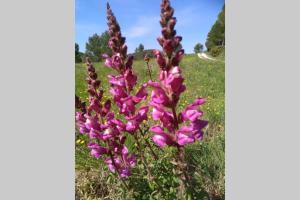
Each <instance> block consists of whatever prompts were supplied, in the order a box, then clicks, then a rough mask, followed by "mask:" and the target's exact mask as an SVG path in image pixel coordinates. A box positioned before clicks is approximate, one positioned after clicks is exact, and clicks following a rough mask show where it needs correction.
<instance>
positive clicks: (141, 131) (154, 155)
mask: <svg viewBox="0 0 300 200" xmlns="http://www.w3.org/2000/svg"><path fill="white" fill-rule="evenodd" d="M139 130H140V133H141V135H142V136H143V135H144V134H143V133H144V132H143V130H142V129H141V128H139ZM143 138H144V139H145V142H146V145H147V147H148V148H149V149H150V151H151V153H152V155H153V157H154V159H155V160H157V159H158V157H157V155H156V154H155V152H154V150H153V149H152V147H151V144H150V143H149V141H148V140H147V138H145V137H143Z"/></svg>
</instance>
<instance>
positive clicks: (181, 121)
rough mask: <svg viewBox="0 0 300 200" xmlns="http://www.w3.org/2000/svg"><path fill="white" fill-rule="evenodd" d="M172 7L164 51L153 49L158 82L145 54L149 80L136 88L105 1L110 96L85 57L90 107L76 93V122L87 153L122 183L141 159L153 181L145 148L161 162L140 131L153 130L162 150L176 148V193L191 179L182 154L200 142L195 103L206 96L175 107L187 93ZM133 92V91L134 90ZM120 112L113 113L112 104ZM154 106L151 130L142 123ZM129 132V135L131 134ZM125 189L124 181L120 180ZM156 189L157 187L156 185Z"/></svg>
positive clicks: (167, 8) (165, 5) (166, 10)
mask: <svg viewBox="0 0 300 200" xmlns="http://www.w3.org/2000/svg"><path fill="white" fill-rule="evenodd" d="M173 14H174V9H173V8H172V7H171V5H170V2H169V0H162V3H161V20H160V25H161V27H162V31H161V33H162V35H161V36H160V37H159V38H158V39H157V40H158V43H159V44H160V46H161V47H162V51H160V50H154V52H153V54H154V56H155V60H156V62H157V64H158V66H159V68H160V72H159V82H154V81H153V79H152V76H151V68H150V66H149V58H148V57H145V61H146V63H147V67H148V73H149V76H150V80H149V81H148V82H147V83H144V84H142V85H141V87H140V88H137V78H138V77H137V75H136V74H135V73H134V71H133V68H132V66H133V56H128V55H127V46H126V44H125V37H123V36H122V33H121V28H120V25H119V24H118V22H117V19H116V17H115V16H114V14H113V12H112V9H111V8H110V5H109V4H108V3H107V21H108V22H107V25H108V33H109V36H110V39H109V43H108V46H109V47H110V49H111V50H112V54H111V55H108V54H104V55H102V57H103V58H104V59H105V63H104V64H105V66H106V67H108V68H111V69H112V70H114V71H115V73H114V74H110V75H108V80H109V83H110V90H109V92H110V94H111V95H112V97H113V100H112V101H111V100H109V99H108V100H106V101H104V99H103V95H104V91H103V90H102V89H101V87H100V86H101V81H100V80H98V79H97V78H98V75H97V73H96V70H95V68H94V66H93V64H92V62H91V60H90V59H89V58H87V60H86V67H87V75H88V77H87V79H86V81H87V85H88V90H87V91H88V94H89V98H88V105H86V103H84V102H82V101H81V100H80V99H79V98H78V97H77V96H76V97H75V100H76V108H77V109H78V110H77V112H76V125H77V126H78V128H79V132H80V133H82V134H86V135H88V136H89V140H90V141H89V143H88V145H87V146H88V148H89V149H90V153H91V156H93V157H95V158H97V159H99V158H103V159H104V162H105V163H106V164H107V166H108V168H109V170H110V171H111V172H113V173H116V174H117V175H118V176H119V178H120V179H121V180H122V181H123V179H124V178H126V177H129V176H130V175H131V174H132V168H133V167H135V166H136V165H137V164H138V162H137V161H138V158H140V159H141V161H142V164H143V166H144V169H145V170H146V171H147V174H148V176H149V181H153V180H154V181H156V180H157V179H156V178H155V177H152V175H151V169H150V167H149V163H148V161H147V159H146V158H145V156H144V151H145V149H146V148H149V149H150V151H151V153H152V155H153V158H154V159H155V160H159V159H160V158H159V157H158V156H157V155H156V153H155V152H154V150H153V149H152V147H151V144H150V143H149V142H148V141H147V140H145V138H144V137H143V135H145V134H148V135H149V134H150V133H149V131H150V132H152V133H153V137H152V139H153V142H154V143H155V144H156V145H157V146H158V147H160V148H163V147H166V146H170V147H174V148H175V149H176V154H175V155H174V156H173V158H174V160H175V165H176V167H177V171H176V175H177V176H178V178H179V179H180V184H179V188H178V196H179V197H183V195H184V194H185V193H186V192H188V190H187V188H188V187H189V177H188V174H187V168H186V163H185V158H184V146H185V145H187V144H191V143H194V142H196V141H197V140H201V139H202V138H203V128H204V127H205V126H206V125H207V123H208V122H207V121H205V120H202V119H201V117H202V115H203V112H202V111H201V110H199V109H198V107H199V106H200V105H202V104H204V103H205V99H203V98H201V97H199V98H196V99H195V100H194V101H193V102H192V103H191V104H189V105H188V106H186V107H185V108H184V109H182V110H181V112H179V111H178V106H177V104H178V102H179V100H180V96H181V94H182V93H183V92H185V90H186V87H185V85H184V78H183V76H182V71H181V68H180V61H181V59H182V58H183V55H184V50H183V49H181V45H180V42H181V40H182V37H180V36H177V35H176V31H175V29H174V27H175V25H176V18H175V17H173ZM147 89H150V90H151V96H150V103H149V104H147V105H145V104H146V99H147V97H148V93H147ZM134 91H137V92H134ZM112 104H113V105H114V106H115V107H116V108H117V110H118V113H119V114H121V116H122V118H118V116H119V114H117V113H116V112H113V111H112V109H111V108H112V106H113V105H112ZM149 108H152V113H151V114H152V119H153V120H154V121H155V124H154V125H153V126H152V127H151V128H150V129H149V131H148V129H144V130H143V127H142V126H141V125H142V122H144V121H147V120H148V118H149V117H148V115H147V113H148V111H149ZM128 134H129V135H131V136H132V137H133V138H134V142H135V144H136V146H137V147H138V148H137V152H135V154H134V153H130V152H129V150H128V148H127V147H126V145H125V143H126V140H127V138H128ZM131 136H130V137H131ZM123 183H124V184H125V186H126V187H128V186H127V185H126V183H125V182H124V181H123ZM157 185H158V186H159V187H160V185H159V184H157Z"/></svg>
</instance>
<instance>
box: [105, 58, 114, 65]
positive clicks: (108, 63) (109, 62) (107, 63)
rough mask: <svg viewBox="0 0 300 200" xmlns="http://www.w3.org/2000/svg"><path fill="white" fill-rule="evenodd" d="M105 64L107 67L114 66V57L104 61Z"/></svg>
mask: <svg viewBox="0 0 300 200" xmlns="http://www.w3.org/2000/svg"><path fill="white" fill-rule="evenodd" d="M104 65H105V66H107V67H112V66H113V63H112V59H111V58H106V59H105V62H104Z"/></svg>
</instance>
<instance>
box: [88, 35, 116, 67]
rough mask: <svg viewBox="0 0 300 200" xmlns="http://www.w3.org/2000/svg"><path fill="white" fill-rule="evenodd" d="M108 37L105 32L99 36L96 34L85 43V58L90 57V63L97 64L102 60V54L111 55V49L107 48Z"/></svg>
mask: <svg viewBox="0 0 300 200" xmlns="http://www.w3.org/2000/svg"><path fill="white" fill-rule="evenodd" d="M108 41H109V35H108V32H107V31H105V32H104V33H102V34H101V35H97V34H96V33H95V34H94V35H92V36H91V37H89V39H88V42H87V43H86V47H85V48H86V52H85V54H86V56H88V57H90V58H91V59H92V61H94V62H99V61H101V60H102V54H104V53H108V54H111V49H110V48H109V47H108Z"/></svg>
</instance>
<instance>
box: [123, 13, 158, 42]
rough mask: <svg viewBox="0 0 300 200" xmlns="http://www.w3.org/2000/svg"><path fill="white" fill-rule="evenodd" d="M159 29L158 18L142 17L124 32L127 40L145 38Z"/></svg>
mask: <svg viewBox="0 0 300 200" xmlns="http://www.w3.org/2000/svg"><path fill="white" fill-rule="evenodd" d="M158 28H159V17H156V16H155V17H153V16H150V17H149V16H148V17H146V16H142V17H140V18H138V20H137V21H136V23H135V24H134V25H133V26H131V27H130V28H129V29H127V30H125V31H124V35H125V36H126V37H127V38H138V37H142V36H146V35H148V34H150V33H152V32H153V31H154V30H157V29H158Z"/></svg>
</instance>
